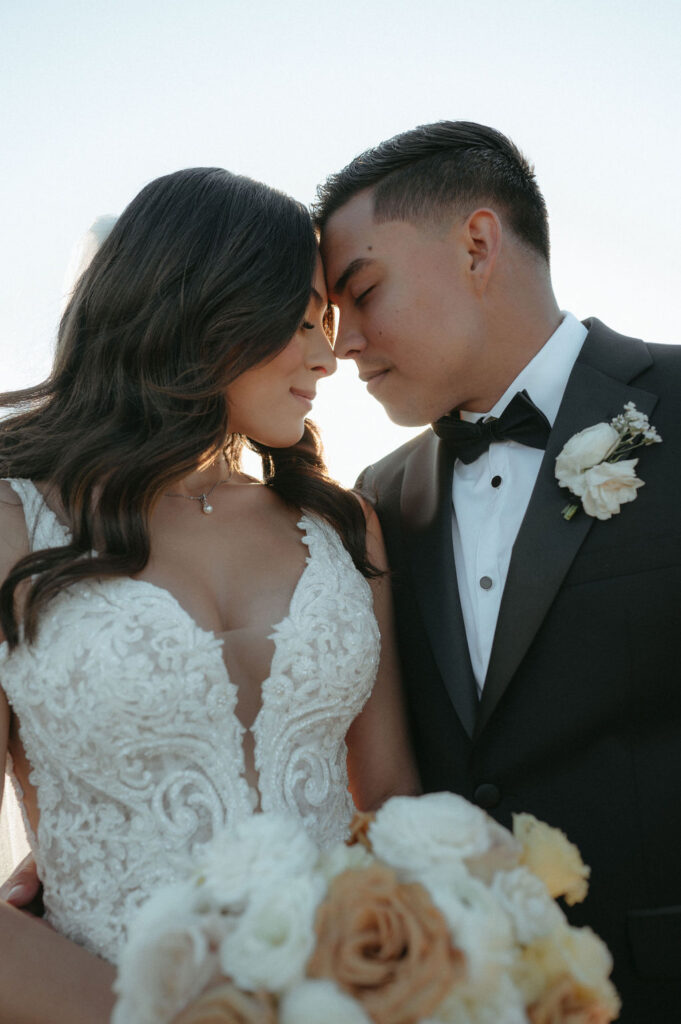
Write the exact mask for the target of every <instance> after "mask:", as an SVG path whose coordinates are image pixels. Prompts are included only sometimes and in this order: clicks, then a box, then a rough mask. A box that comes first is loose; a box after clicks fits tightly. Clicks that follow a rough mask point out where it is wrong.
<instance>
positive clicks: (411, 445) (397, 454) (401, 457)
mask: <svg viewBox="0 0 681 1024" xmlns="http://www.w3.org/2000/svg"><path fill="white" fill-rule="evenodd" d="M434 441H435V437H434V434H433V432H432V430H431V429H430V427H428V428H427V429H426V430H424V431H422V432H421V433H420V434H417V435H416V437H412V438H411V439H410V440H409V441H407V442H406V443H405V444H402V445H400V447H399V448H395V449H394V450H393V451H391V452H388V454H387V455H384V456H383V457H382V458H380V459H378V460H377V461H376V462H372V463H371V464H370V465H369V466H366V467H365V468H364V469H363V470H362V472H361V473H360V475H359V480H358V483H359V485H360V486H362V484H363V483H366V482H369V481H371V482H372V484H374V485H378V486H380V487H381V488H382V489H383V488H384V487H386V486H389V485H390V483H391V482H392V481H394V480H396V479H398V478H401V476H402V472H403V470H404V466H405V464H406V462H407V460H408V459H409V458H410V457H411V455H412V454H413V453H414V452H416V451H418V450H419V449H421V448H424V447H425V446H426V445H428V444H431V443H434Z"/></svg>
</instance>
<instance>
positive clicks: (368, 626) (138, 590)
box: [9, 551, 378, 751]
mask: <svg viewBox="0 0 681 1024" xmlns="http://www.w3.org/2000/svg"><path fill="white" fill-rule="evenodd" d="M332 555H333V552H331V553H329V552H328V551H324V552H322V553H321V554H320V553H319V552H317V553H315V552H314V551H313V552H312V554H311V556H310V558H309V559H308V562H307V565H306V566H305V568H304V571H303V573H302V575H301V577H300V579H299V581H298V584H297V586H296V587H295V590H294V592H293V594H292V596H291V600H290V604H289V607H288V610H287V613H286V614H285V616H284V617H283V618H282V619H281V620H280V621H279V622H277V623H276V624H275V625H273V626H272V628H271V631H270V632H269V634H267V635H263V634H261V635H259V636H258V635H251V636H249V634H248V633H247V632H245V633H243V634H242V635H241V636H240V637H238V638H237V636H236V635H235V636H234V637H229V636H228V637H227V638H222V637H220V636H219V635H217V634H215V633H213V632H211V631H209V630H205V629H203V628H202V627H200V626H199V625H198V624H197V623H196V622H195V621H194V619H193V618H192V616H191V615H190V614H189V613H188V612H187V611H186V610H185V609H184V608H183V607H182V606H181V605H180V604H179V603H178V601H177V600H176V599H175V598H174V597H173V596H172V595H171V594H170V593H169V592H168V591H167V590H164V589H162V588H159V587H158V586H155V585H154V584H152V583H150V582H147V581H144V580H131V579H127V578H125V579H107V580H102V581H94V582H90V583H87V584H82V585H78V586H75V587H72V588H70V589H69V590H68V591H66V592H64V593H62V594H60V595H59V596H58V597H57V598H56V599H55V600H54V602H53V603H52V605H51V606H50V609H49V611H48V613H47V614H46V616H45V619H44V621H43V623H42V624H41V628H40V633H39V637H38V640H37V642H36V643H35V644H34V645H32V646H31V647H23V646H22V647H21V648H19V650H18V651H17V652H16V655H15V656H12V658H11V661H12V662H14V665H13V666H12V668H11V669H10V672H9V675H10V676H11V677H14V679H15V682H14V685H13V686H12V687H11V688H12V689H14V690H15V693H14V694H13V697H14V698H15V701H14V702H15V706H17V705H23V706H24V707H27V706H30V707H31V708H32V711H33V714H38V715H39V717H40V718H42V719H43V720H44V724H45V727H46V728H50V731H51V732H52V733H53V738H55V737H56V736H62V737H63V740H64V741H68V742H74V740H75V739H76V737H75V736H74V733H77V735H78V738H79V740H78V741H79V742H81V743H83V744H85V745H88V744H90V745H93V744H96V745H97V746H98V747H100V748H101V747H104V748H107V749H111V750H112V751H113V749H114V748H115V747H116V746H117V745H118V744H119V743H120V741H121V738H122V737H127V739H128V740H130V739H131V738H132V737H133V736H137V737H144V738H145V739H146V740H149V738H150V737H154V736H156V737H160V738H163V737H166V736H171V735H175V736H176V735H178V734H182V732H183V730H184V733H185V734H188V733H190V732H191V733H192V734H194V735H196V734H200V735H201V736H203V737H205V738H206V739H208V737H209V734H210V733H211V731H213V730H214V731H215V735H216V738H217V737H219V736H220V735H221V734H223V735H224V732H225V730H226V729H227V728H228V726H231V727H233V725H234V719H238V717H239V716H238V715H237V706H238V705H239V703H240V697H241V704H240V706H239V709H238V710H239V713H240V715H241V717H242V719H243V721H244V723H245V725H246V726H247V727H250V726H251V725H252V724H253V722H254V720H255V719H256V718H257V716H258V714H260V713H261V712H266V711H268V710H272V711H273V712H275V713H276V714H278V715H284V716H289V717H291V718H296V717H300V713H301V711H303V712H304V711H305V710H306V709H307V708H310V707H312V706H324V705H326V704H327V703H332V704H333V705H334V706H335V707H336V708H339V707H344V708H345V709H346V710H347V712H348V713H350V714H352V712H353V709H354V711H355V713H356V712H357V711H358V710H359V708H360V707H361V705H362V704H363V702H364V700H365V699H366V697H367V695H368V692H369V690H370V688H371V685H372V683H373V678H374V674H375V669H376V665H377V659H378V635H377V629H376V624H375V620H374V618H373V611H372V603H371V595H370V591H369V588H368V587H367V585H366V583H365V581H364V580H363V579H362V577H361V576H359V574H358V573H357V572H356V570H355V569H354V567H352V566H351V565H350V566H348V565H347V564H345V562H344V561H343V560H342V559H340V560H339V559H338V558H335V557H331V556H332ZM324 556H326V557H324ZM230 660H231V665H232V669H231V671H230V668H229V666H230ZM258 671H259V672H260V673H261V675H260V678H259V679H258V678H257V674H258ZM249 672H250V673H251V678H250V681H249V680H248V676H249ZM253 673H255V676H254V675H253ZM19 677H21V678H19ZM245 680H246V681H247V682H250V684H251V685H250V687H249V692H248V693H245V692H242V693H241V695H240V688H241V687H242V686H243V685H246V682H245ZM41 709H42V710H41ZM244 712H245V713H244ZM264 717H265V718H268V716H267V714H265V715H264ZM339 717H340V718H345V714H343V715H340V716H339ZM50 723H52V725H51V726H50ZM239 724H240V723H239Z"/></svg>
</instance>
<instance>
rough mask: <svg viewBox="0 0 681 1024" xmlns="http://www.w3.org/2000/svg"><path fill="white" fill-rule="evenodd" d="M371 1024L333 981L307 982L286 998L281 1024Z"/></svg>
mask: <svg viewBox="0 0 681 1024" xmlns="http://www.w3.org/2000/svg"><path fill="white" fill-rule="evenodd" d="M320 1021H323V1022H324V1024H371V1021H370V1020H369V1018H368V1017H367V1015H366V1014H365V1012H364V1010H363V1009H362V1008H361V1006H360V1005H359V1003H357V1002H355V1000H354V999H353V998H352V997H351V996H349V995H346V994H345V993H344V992H341V990H340V989H339V988H337V987H336V985H334V983H333V982H332V981H304V982H302V984H300V985H298V986H296V988H294V989H292V990H291V991H290V992H287V993H286V995H285V996H284V998H283V1000H282V1002H281V1005H280V1007H279V1022H280V1024H320Z"/></svg>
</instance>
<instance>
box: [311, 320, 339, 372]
mask: <svg viewBox="0 0 681 1024" xmlns="http://www.w3.org/2000/svg"><path fill="white" fill-rule="evenodd" d="M312 335H313V336H312V337H310V340H309V347H308V350H307V353H306V359H305V365H306V366H307V368H308V370H314V371H316V372H317V373H319V374H320V376H322V377H329V376H331V374H332V373H335V372H336V365H337V360H336V357H335V355H334V352H333V349H332V347H331V342H330V341H329V339H328V338H327V336H326V334H325V332H324V331H323V330H321V328H320V329H319V330H317V331H313V332H312Z"/></svg>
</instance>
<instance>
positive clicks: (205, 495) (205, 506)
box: [166, 480, 227, 516]
mask: <svg viewBox="0 0 681 1024" xmlns="http://www.w3.org/2000/svg"><path fill="white" fill-rule="evenodd" d="M226 483H227V480H216V481H215V483H214V484H213V486H212V487H211V488H210V489H209V490H207V491H203V492H202V493H201V494H171V493H170V492H169V491H166V498H184V499H185V501H200V502H201V511H202V512H203V514H204V515H205V516H209V515H210V514H211V512H212V511H213V506H212V505H211V504H210V503H209V501H208V499H209V498H210V496H211V494H212V493H213V491H214V490H215V488H216V487H217V486H218V485H219V484H226Z"/></svg>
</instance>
